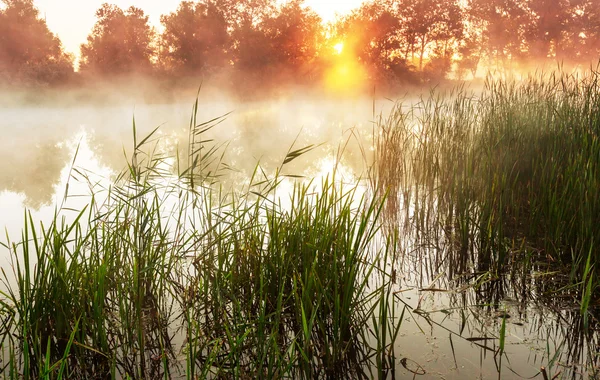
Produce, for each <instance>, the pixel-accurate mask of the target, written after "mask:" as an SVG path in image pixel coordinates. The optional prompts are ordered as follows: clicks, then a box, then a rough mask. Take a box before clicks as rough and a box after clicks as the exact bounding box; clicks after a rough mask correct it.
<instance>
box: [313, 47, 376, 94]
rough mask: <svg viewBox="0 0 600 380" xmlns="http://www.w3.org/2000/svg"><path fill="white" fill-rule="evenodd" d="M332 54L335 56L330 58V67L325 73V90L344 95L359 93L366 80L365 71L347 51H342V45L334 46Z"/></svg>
mask: <svg viewBox="0 0 600 380" xmlns="http://www.w3.org/2000/svg"><path fill="white" fill-rule="evenodd" d="M334 52H335V54H336V55H335V56H333V57H332V58H333V59H332V61H331V66H330V67H329V69H328V70H327V71H326V72H325V78H324V80H325V85H326V87H327V89H328V90H329V91H332V92H336V93H345V94H347V93H358V92H360V91H361V90H362V89H363V86H364V84H365V83H366V79H367V75H366V72H365V69H364V68H363V67H362V65H361V64H360V63H359V62H358V59H357V58H356V57H355V56H354V55H353V54H351V53H350V52H349V51H348V49H346V50H345V49H344V43H338V44H337V45H335V46H334Z"/></svg>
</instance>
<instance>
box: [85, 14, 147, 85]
mask: <svg viewBox="0 0 600 380" xmlns="http://www.w3.org/2000/svg"><path fill="white" fill-rule="evenodd" d="M96 17H97V18H98V21H97V22H96V24H95V25H94V28H93V29H92V32H91V34H90V35H89V36H88V38H87V43H85V44H83V45H81V64H80V69H81V71H82V72H89V73H94V74H98V75H103V76H107V75H121V74H130V73H134V72H141V73H148V72H150V70H151V69H152V59H153V57H154V54H155V47H154V45H153V39H154V30H153V29H152V28H151V27H150V25H149V23H148V16H146V15H144V11H143V10H141V9H139V8H136V7H130V8H128V9H127V10H126V11H123V10H122V9H121V8H119V7H117V6H116V5H109V4H106V3H105V4H103V5H102V7H100V9H98V11H97V12H96Z"/></svg>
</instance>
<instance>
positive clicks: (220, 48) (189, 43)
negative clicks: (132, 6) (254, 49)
mask: <svg viewBox="0 0 600 380" xmlns="http://www.w3.org/2000/svg"><path fill="white" fill-rule="evenodd" d="M219 5H220V4H219V3H218V2H212V1H203V2H197V3H194V2H191V1H183V2H182V3H181V4H180V5H179V8H178V9H177V11H176V12H173V13H171V14H168V15H163V16H161V18H160V20H161V23H162V24H163V26H164V28H165V29H164V32H163V34H162V36H161V51H160V53H159V60H160V61H161V63H163V64H164V65H165V66H166V67H167V68H168V69H170V70H171V72H178V73H182V74H198V73H201V72H206V71H210V70H215V69H217V68H222V67H224V66H225V65H226V64H227V63H228V62H227V61H228V53H229V51H230V50H231V38H230V36H229V33H228V20H227V19H226V14H225V12H224V10H223V9H222V7H220V6H219Z"/></svg>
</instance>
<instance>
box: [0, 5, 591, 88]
mask: <svg viewBox="0 0 600 380" xmlns="http://www.w3.org/2000/svg"><path fill="white" fill-rule="evenodd" d="M1 2H2V3H3V6H2V7H1V8H0V82H5V83H9V82H11V83H17V82H18V83H30V84H31V83H33V84H36V85H57V84H61V83H69V82H71V81H73V80H74V78H80V79H81V78H96V79H97V78H99V79H104V80H105V79H111V78H120V77H122V76H124V75H132V74H136V75H147V76H150V77H153V78H164V79H169V80H179V79H181V80H186V78H190V77H194V78H196V77H202V78H221V79H223V80H227V81H229V82H230V84H231V85H232V86H236V85H242V84H243V85H245V86H269V85H278V84H281V83H282V82H285V83H290V82H291V83H304V84H306V83H308V84H311V83H320V82H321V81H322V79H323V76H324V75H325V73H326V71H327V70H328V69H329V68H330V67H331V66H332V65H335V64H336V62H339V61H340V60H341V59H345V60H352V61H354V62H355V63H356V64H357V65H360V67H361V68H362V70H363V72H364V73H365V74H364V75H365V78H366V80H367V81H368V83H369V84H370V85H383V86H386V85H387V86H389V85H392V84H395V83H406V82H412V83H419V82H423V81H427V80H439V79H443V78H448V77H453V78H459V79H460V78H469V77H474V76H476V75H477V74H478V73H480V72H481V71H482V70H487V69H493V70H500V71H509V70H523V69H524V68H527V67H530V66H531V65H533V64H538V63H539V62H557V61H558V62H561V63H563V64H566V65H589V63H590V62H593V61H595V60H597V59H598V57H599V55H600V0H380V1H368V2H365V3H364V4H363V5H362V6H360V7H359V8H357V9H355V10H354V11H352V12H350V13H349V14H347V15H343V16H340V17H338V18H337V19H336V21H335V22H332V23H327V24H326V23H324V22H323V21H322V20H321V18H320V17H319V16H318V14H317V13H315V12H314V11H313V10H312V9H310V8H309V7H307V6H305V5H304V4H303V1H302V0H289V1H288V2H286V3H284V4H280V3H278V2H277V0H241V1H237V0H199V1H182V2H181V3H180V4H179V6H178V8H177V9H176V10H175V11H174V12H172V13H169V14H165V15H162V16H161V18H160V21H161V26H162V27H161V32H160V33H159V32H157V30H156V29H155V28H154V27H152V26H151V25H150V23H149V19H148V16H147V15H146V14H145V13H144V11H143V10H142V9H139V8H136V7H133V6H132V7H129V8H127V9H122V8H120V7H118V6H116V5H111V4H103V5H102V6H101V7H100V9H98V10H97V12H96V18H97V21H96V24H95V25H94V27H93V29H92V30H91V32H90V34H89V35H88V37H87V41H86V42H85V43H84V44H82V45H81V50H80V60H79V66H78V70H75V66H74V62H75V59H74V57H73V56H72V55H70V54H67V53H65V51H64V49H63V47H62V45H61V42H60V40H59V39H58V37H57V36H56V35H54V34H53V33H52V32H51V31H50V30H49V29H48V27H47V25H46V22H45V21H44V20H43V19H42V18H41V17H40V14H39V11H38V9H37V8H36V7H35V4H34V3H33V0H1ZM341 43H343V55H342V54H341V51H338V52H337V53H336V52H335V51H334V46H340V44H341ZM339 50H341V47H340V48H339ZM342 57H343V58H342Z"/></svg>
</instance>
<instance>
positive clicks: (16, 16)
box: [0, 0, 73, 85]
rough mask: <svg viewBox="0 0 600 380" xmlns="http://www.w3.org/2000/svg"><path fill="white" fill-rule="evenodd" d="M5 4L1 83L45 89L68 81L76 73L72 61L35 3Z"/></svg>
mask: <svg viewBox="0 0 600 380" xmlns="http://www.w3.org/2000/svg"><path fill="white" fill-rule="evenodd" d="M2 3H3V4H4V8H2V7H0V80H3V81H5V82H14V83H28V84H43V85H48V84H59V83H61V82H64V81H67V80H68V79H69V78H70V76H71V75H72V73H73V57H72V56H70V55H68V54H66V53H65V52H64V51H63V48H62V45H61V43H60V40H59V39H58V37H56V36H55V35H54V34H53V33H52V32H50V30H49V29H48V26H47V25H46V22H45V21H44V20H43V19H42V18H40V15H39V11H38V9H37V8H36V7H35V6H34V4H33V0H2Z"/></svg>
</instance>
